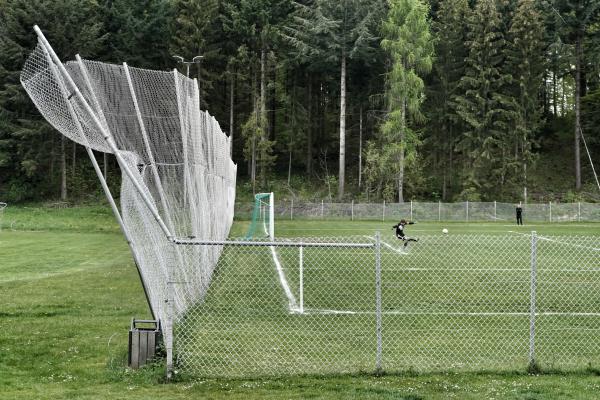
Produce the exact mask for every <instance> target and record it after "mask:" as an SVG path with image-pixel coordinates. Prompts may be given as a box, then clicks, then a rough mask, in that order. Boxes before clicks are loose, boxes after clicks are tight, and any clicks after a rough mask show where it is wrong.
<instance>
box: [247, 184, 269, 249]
mask: <svg viewBox="0 0 600 400" xmlns="http://www.w3.org/2000/svg"><path fill="white" fill-rule="evenodd" d="M274 216H275V208H274V196H273V193H258V194H256V195H255V196H254V209H253V210H252V219H251V220H250V226H249V227H248V232H247V233H246V237H245V239H246V240H251V239H254V238H269V239H270V240H274V239H275V217H274Z"/></svg>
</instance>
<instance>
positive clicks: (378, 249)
mask: <svg viewBox="0 0 600 400" xmlns="http://www.w3.org/2000/svg"><path fill="white" fill-rule="evenodd" d="M375 316H376V317H375V319H376V322H375V325H376V335H377V353H376V356H375V372H377V373H379V372H381V359H382V353H383V345H382V337H381V241H380V234H379V231H377V232H375Z"/></svg>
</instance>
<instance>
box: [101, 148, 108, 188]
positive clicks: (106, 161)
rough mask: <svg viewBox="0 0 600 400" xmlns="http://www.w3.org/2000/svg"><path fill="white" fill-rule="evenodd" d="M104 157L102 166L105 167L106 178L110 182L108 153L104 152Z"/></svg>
mask: <svg viewBox="0 0 600 400" xmlns="http://www.w3.org/2000/svg"><path fill="white" fill-rule="evenodd" d="M102 154H103V156H104V158H103V159H102V166H103V167H104V180H105V181H106V182H107V183H108V154H106V153H102Z"/></svg>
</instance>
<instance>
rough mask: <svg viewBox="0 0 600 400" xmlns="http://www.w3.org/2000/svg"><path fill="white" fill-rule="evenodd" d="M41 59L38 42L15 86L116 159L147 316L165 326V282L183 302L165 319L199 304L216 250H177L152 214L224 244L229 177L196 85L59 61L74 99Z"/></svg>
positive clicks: (168, 75) (53, 120)
mask: <svg viewBox="0 0 600 400" xmlns="http://www.w3.org/2000/svg"><path fill="white" fill-rule="evenodd" d="M49 52H50V49H49V48H47V47H45V46H44V43H43V42H42V41H40V42H39V43H38V46H37V47H36V49H35V50H34V51H33V53H32V54H31V55H30V57H29V58H28V59H27V61H26V63H25V66H24V68H23V72H22V74H21V82H22V84H23V86H24V87H25V90H26V91H27V93H28V94H29V96H30V97H31V99H32V100H33V102H34V103H35V105H36V107H37V108H38V109H39V110H40V112H41V113H42V115H43V116H44V117H45V118H46V119H47V120H48V122H50V124H52V125H53V126H54V127H55V128H56V129H58V130H59V131H60V132H61V133H62V134H63V135H65V136H67V137H69V138H70V139H71V140H73V141H75V142H77V143H79V144H82V145H84V146H88V147H91V148H92V149H94V150H98V151H102V152H107V153H115V154H116V155H117V158H118V159H119V161H120V163H121V169H122V172H123V173H122V176H123V181H122V186H121V199H120V200H121V212H122V216H123V221H124V227H125V230H126V232H127V235H128V236H129V238H130V239H131V241H132V250H133V251H134V253H135V256H136V259H137V261H138V264H139V267H140V270H141V274H142V277H143V280H144V282H145V285H146V289H147V292H148V297H149V301H150V303H151V305H152V309H153V310H154V312H155V315H156V317H158V318H160V319H164V318H165V316H166V312H167V310H166V309H165V308H166V307H165V304H166V303H165V299H167V298H168V297H169V296H168V294H167V282H169V281H171V282H173V281H175V282H177V283H178V285H177V287H178V288H180V289H181V290H185V292H186V296H185V297H182V296H178V293H177V292H176V293H174V295H173V298H174V302H173V307H174V310H173V312H174V316H175V317H176V318H177V317H181V316H182V314H183V313H184V312H185V311H186V309H187V308H189V307H190V306H192V305H193V304H195V303H197V302H198V301H199V300H201V299H202V298H203V297H204V295H205V293H206V290H207V288H208V285H209V283H210V280H211V277H212V272H213V269H214V266H215V265H216V262H217V260H218V258H219V256H220V254H221V248H220V247H219V246H212V247H200V246H199V247H195V248H193V249H187V250H186V251H185V252H184V251H182V250H181V248H180V247H179V246H177V245H175V244H174V243H173V242H172V241H170V240H168V238H167V237H166V235H165V232H164V231H163V230H161V227H160V224H159V223H158V222H157V219H156V218H155V216H154V215H153V213H152V211H151V208H154V209H155V210H156V211H157V214H158V215H159V216H160V217H161V218H162V220H163V221H164V224H165V225H166V227H167V228H168V230H169V231H170V233H171V236H174V237H179V238H198V239H203V240H223V239H225V238H226V237H227V236H228V234H229V229H230V227H231V224H232V222H233V211H234V202H235V178H236V165H235V164H234V163H233V162H232V160H231V158H230V157H229V139H228V137H227V136H226V135H225V134H224V133H223V132H222V131H221V129H220V127H219V124H218V123H217V121H216V120H215V119H214V118H213V117H212V116H210V115H209V114H208V113H207V112H202V111H200V108H199V96H198V85H197V82H196V81H195V80H191V79H188V78H186V77H184V76H183V75H181V74H179V73H177V72H175V71H172V72H162V71H151V70H145V69H138V68H129V67H127V66H125V65H112V64H106V63H101V62H95V61H86V60H81V61H72V62H68V63H66V64H64V67H65V68H66V72H67V73H68V75H69V76H70V77H71V79H72V80H73V82H74V83H75V85H76V86H77V88H78V89H79V91H80V92H81V94H82V97H83V99H82V98H81V97H80V96H78V95H77V93H76V92H75V91H74V88H73V85H72V84H71V82H69V80H68V77H67V76H66V75H65V73H64V71H61V70H60V65H59V64H55V63H54V62H53V61H52V58H51V56H50V53H49ZM94 118H95V119H96V120H97V121H99V124H100V125H101V127H102V129H100V128H99V127H98V123H96V122H95V121H94ZM107 137H108V140H113V141H114V143H115V144H116V146H115V147H116V149H115V148H113V147H111V146H110V144H109V143H108V141H107ZM127 168H128V169H129V171H130V175H128V174H127V173H125V169H127ZM134 180H135V181H137V183H138V185H137V186H138V188H136V184H135V183H134ZM140 189H141V190H140ZM144 196H146V198H147V199H149V203H150V205H151V207H148V204H147V203H146V202H145V201H144ZM190 293H193V296H190V295H189V294H190Z"/></svg>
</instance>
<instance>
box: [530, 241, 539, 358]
mask: <svg viewBox="0 0 600 400" xmlns="http://www.w3.org/2000/svg"><path fill="white" fill-rule="evenodd" d="M536 291H537V234H536V232H535V231H532V232H531V282H530V307H529V367H530V368H532V367H535V365H536V361H535V315H536Z"/></svg>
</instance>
